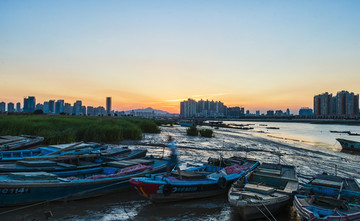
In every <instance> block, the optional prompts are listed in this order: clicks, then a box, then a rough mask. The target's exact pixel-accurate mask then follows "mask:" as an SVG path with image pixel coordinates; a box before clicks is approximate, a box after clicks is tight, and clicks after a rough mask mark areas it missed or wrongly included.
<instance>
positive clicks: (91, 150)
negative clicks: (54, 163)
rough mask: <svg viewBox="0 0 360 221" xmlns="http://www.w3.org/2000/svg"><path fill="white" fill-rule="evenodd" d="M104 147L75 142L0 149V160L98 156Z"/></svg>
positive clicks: (105, 147)
mask: <svg viewBox="0 0 360 221" xmlns="http://www.w3.org/2000/svg"><path fill="white" fill-rule="evenodd" d="M105 149H107V146H104V145H99V144H97V143H75V144H71V145H70V146H69V145H68V146H66V147H64V148H58V147H54V146H48V147H38V148H35V149H32V150H13V151H0V162H9V161H17V160H49V159H51V160H60V159H66V158H85V157H96V156H100V151H101V150H105Z"/></svg>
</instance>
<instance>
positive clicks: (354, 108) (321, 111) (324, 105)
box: [314, 91, 359, 116]
mask: <svg viewBox="0 0 360 221" xmlns="http://www.w3.org/2000/svg"><path fill="white" fill-rule="evenodd" d="M314 115H315V116H356V115H359V94H357V95H355V94H354V93H353V92H351V93H350V92H348V91H340V92H338V93H337V94H336V96H333V95H332V94H329V93H328V92H325V93H323V94H319V95H316V96H314Z"/></svg>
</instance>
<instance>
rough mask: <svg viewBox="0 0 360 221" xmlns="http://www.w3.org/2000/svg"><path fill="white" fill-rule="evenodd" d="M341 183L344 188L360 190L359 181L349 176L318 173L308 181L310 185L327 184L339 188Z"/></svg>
mask: <svg viewBox="0 0 360 221" xmlns="http://www.w3.org/2000/svg"><path fill="white" fill-rule="evenodd" d="M342 183H343V189H344V190H351V191H357V192H359V191H360V186H359V183H358V182H357V181H356V180H355V179H350V178H342V177H338V176H332V175H327V174H320V175H318V176H316V178H315V179H314V180H312V181H311V182H310V184H312V185H318V186H327V187H332V188H341V184H342Z"/></svg>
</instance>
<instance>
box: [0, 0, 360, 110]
mask: <svg viewBox="0 0 360 221" xmlns="http://www.w3.org/2000/svg"><path fill="white" fill-rule="evenodd" d="M359 6H360V2H359V1H4V0H3V1H0V32H1V33H2V34H1V35H0V49H1V52H0V76H1V77H2V79H4V80H3V82H4V84H5V85H3V87H1V88H2V89H1V88H0V94H1V95H0V100H5V101H6V100H19V101H20V100H22V97H23V96H28V95H35V96H36V97H37V98H38V101H41V100H46V99H50V98H55V99H60V98H65V99H67V100H69V101H71V102H73V100H76V99H82V100H84V101H85V102H86V101H87V103H88V104H91V105H97V104H99V105H103V103H104V102H105V97H106V96H112V97H113V100H114V105H115V107H117V108H118V109H130V108H134V107H147V106H153V107H156V108H159V109H165V110H170V111H172V112H176V111H178V109H179V102H178V100H181V99H186V98H188V97H192V98H195V99H200V98H203V99H214V100H222V101H223V102H224V103H225V104H227V105H228V106H238V105H240V106H245V108H248V109H250V110H255V109H261V110H266V109H285V108H287V107H289V108H291V110H293V111H295V110H296V109H299V108H300V107H302V106H310V107H311V106H312V98H313V96H314V95H315V94H318V93H322V92H325V91H328V92H330V93H336V92H337V91H340V90H343V89H344V90H349V91H353V92H355V93H359V86H358V85H359V82H360V77H359V76H360V73H359V70H360V69H359V68H360V62H359V60H360V41H359V40H360V24H359V23H360V22H359V21H360V13H359V11H360V7H359Z"/></svg>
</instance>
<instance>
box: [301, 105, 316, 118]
mask: <svg viewBox="0 0 360 221" xmlns="http://www.w3.org/2000/svg"><path fill="white" fill-rule="evenodd" d="M299 115H300V116H309V115H313V110H312V109H311V108H309V107H302V108H300V110H299Z"/></svg>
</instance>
